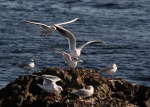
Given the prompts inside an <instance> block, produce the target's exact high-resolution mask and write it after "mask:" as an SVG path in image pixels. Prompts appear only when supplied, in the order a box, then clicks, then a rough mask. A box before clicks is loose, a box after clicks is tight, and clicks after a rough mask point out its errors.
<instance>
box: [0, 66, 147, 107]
mask: <svg viewBox="0 0 150 107" xmlns="http://www.w3.org/2000/svg"><path fill="white" fill-rule="evenodd" d="M42 74H49V75H55V76H58V77H59V78H61V79H62V81H59V82H57V84H58V85H61V86H62V87H63V89H64V92H61V93H60V94H56V95H55V96H54V97H50V96H49V93H47V92H45V91H43V90H42V89H41V88H39V87H38V86H37V84H42V82H43V80H42V79H37V78H36V77H34V76H28V77H27V76H19V78H18V79H16V80H15V81H14V82H11V83H9V84H8V85H7V86H6V87H5V88H3V89H1V90H0V106H1V107H53V106H54V107H81V106H82V107H91V106H92V105H93V106H94V107H150V88H149V87H144V86H141V85H136V84H134V83H131V82H126V81H124V80H122V79H112V80H109V79H107V78H103V77H101V76H99V75H98V74H97V71H96V70H92V69H86V68H83V69H60V68H47V69H44V70H43V71H39V72H36V73H34V75H42ZM87 85H92V86H93V87H94V89H95V90H94V94H93V95H92V96H91V97H90V98H87V99H89V100H91V101H93V102H91V103H84V102H82V101H81V100H80V99H79V97H78V96H76V95H73V94H70V93H68V91H72V90H74V89H80V88H83V87H86V86H87ZM49 97H50V99H49Z"/></svg>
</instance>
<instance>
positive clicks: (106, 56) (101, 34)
mask: <svg viewBox="0 0 150 107" xmlns="http://www.w3.org/2000/svg"><path fill="white" fill-rule="evenodd" d="M76 17H78V18H79V20H77V21H76V22H74V23H72V24H68V25H63V27H65V28H66V29H68V30H70V31H71V32H72V33H73V34H75V35H76V38H77V45H81V44H84V43H85V42H87V41H89V40H95V39H99V40H103V41H105V42H106V45H93V46H87V47H86V48H84V49H83V51H82V55H81V57H80V59H82V60H83V61H84V62H83V63H79V64H78V67H79V68H81V67H82V68H83V67H86V68H94V69H99V68H101V67H104V66H107V65H109V64H112V63H116V64H117V65H118V71H117V72H116V73H115V74H114V75H113V77H114V78H123V79H124V80H126V81H131V82H135V83H137V84H142V85H145V86H150V70H149V68H150V2H149V0H94V1H93V0H78V1H76V0H65V1H63V0H1V1H0V60H1V62H0V88H2V87H4V86H6V85H7V84H8V83H9V82H11V81H13V80H15V79H16V78H17V77H18V76H19V75H24V72H23V70H21V69H19V68H18V67H16V66H15V65H14V63H20V62H22V61H27V60H30V59H31V58H34V59H35V60H36V67H35V68H34V70H32V71H31V72H30V73H33V72H35V71H37V70H41V69H43V68H45V67H61V68H66V67H68V66H67V65H66V64H65V63H64V60H63V57H62V56H61V55H59V54H57V53H55V52H53V51H51V50H50V49H48V47H49V46H50V47H57V48H59V49H61V50H65V51H68V43H67V40H66V39H64V38H63V37H62V36H60V34H59V33H58V32H53V33H52V34H49V36H46V37H40V36H39V32H40V30H41V29H40V28H39V27H37V26H35V25H31V24H29V23H25V22H24V21H23V19H30V20H33V21H38V22H43V23H45V24H49V25H52V24H55V23H59V22H63V21H68V20H70V19H73V18H76Z"/></svg>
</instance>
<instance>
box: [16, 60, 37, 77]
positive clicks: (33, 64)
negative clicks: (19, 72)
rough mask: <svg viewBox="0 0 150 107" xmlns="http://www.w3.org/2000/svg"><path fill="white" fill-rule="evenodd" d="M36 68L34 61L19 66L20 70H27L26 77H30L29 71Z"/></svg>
mask: <svg viewBox="0 0 150 107" xmlns="http://www.w3.org/2000/svg"><path fill="white" fill-rule="evenodd" d="M34 66H35V63H34V60H33V59H31V61H30V62H23V63H20V64H18V67H19V68H21V69H24V70H25V75H28V71H29V70H31V69H32V68H34Z"/></svg>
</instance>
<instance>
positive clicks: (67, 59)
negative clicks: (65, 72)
mask: <svg viewBox="0 0 150 107" xmlns="http://www.w3.org/2000/svg"><path fill="white" fill-rule="evenodd" d="M52 50H54V51H56V52H58V53H60V54H63V56H64V59H65V62H66V63H68V62H70V61H71V60H72V59H71V56H70V54H68V53H67V52H64V51H60V50H58V49H55V48H53V49H52Z"/></svg>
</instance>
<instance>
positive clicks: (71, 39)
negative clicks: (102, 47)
mask: <svg viewBox="0 0 150 107" xmlns="http://www.w3.org/2000/svg"><path fill="white" fill-rule="evenodd" d="M54 26H55V27H56V29H57V30H58V31H59V33H60V34H61V35H62V36H64V37H65V38H67V39H68V43H69V51H70V53H69V54H70V55H71V56H72V57H73V58H77V57H79V56H80V54H81V50H82V48H84V47H85V46H86V45H89V44H93V43H105V42H103V41H100V40H93V41H89V42H86V43H85V44H84V45H82V46H80V47H78V48H76V38H75V36H74V35H73V34H72V33H71V32H70V31H68V30H67V29H65V28H63V27H61V26H59V25H54Z"/></svg>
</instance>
